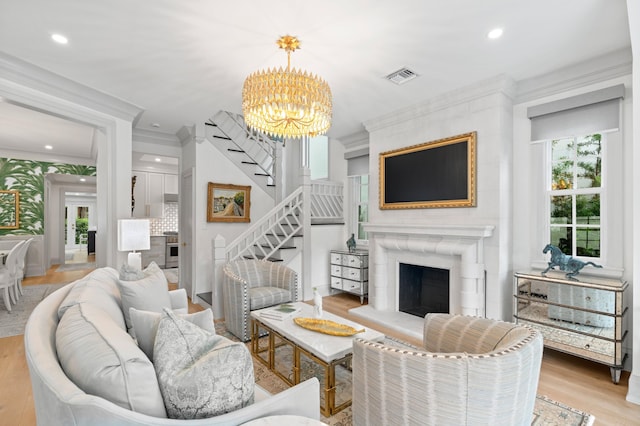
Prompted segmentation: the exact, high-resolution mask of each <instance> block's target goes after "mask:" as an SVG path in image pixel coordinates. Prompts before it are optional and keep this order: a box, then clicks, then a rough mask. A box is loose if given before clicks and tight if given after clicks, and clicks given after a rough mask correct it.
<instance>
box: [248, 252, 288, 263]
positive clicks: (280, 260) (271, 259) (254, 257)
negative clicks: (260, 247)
mask: <svg viewBox="0 0 640 426" xmlns="http://www.w3.org/2000/svg"><path fill="white" fill-rule="evenodd" d="M242 257H244V258H245V259H260V260H262V259H264V258H265V257H264V256H262V255H259V254H256V255H255V256H249V255H246V256H242ZM266 260H268V261H269V262H282V259H278V258H275V257H269V258H267V259H266Z"/></svg>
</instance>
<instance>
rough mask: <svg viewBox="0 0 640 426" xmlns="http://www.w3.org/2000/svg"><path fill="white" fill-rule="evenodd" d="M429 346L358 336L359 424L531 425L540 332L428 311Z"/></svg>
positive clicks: (356, 407) (355, 351) (355, 421)
mask: <svg viewBox="0 0 640 426" xmlns="http://www.w3.org/2000/svg"><path fill="white" fill-rule="evenodd" d="M423 345H424V348H421V349H420V350H406V349H398V348H394V347H390V346H385V345H384V344H382V343H377V342H370V341H365V340H362V339H355V340H354V343H353V424H354V425H356V426H357V425H373V424H405V425H509V426H512V425H527V426H528V425H530V424H531V420H532V415H533V407H534V404H535V399H536V390H537V387H538V378H539V376H540V363H541V361H542V335H541V334H540V333H539V332H538V331H535V330H533V329H531V328H529V327H525V326H522V325H517V324H512V323H507V322H502V321H494V320H490V319H485V318H477V317H470V316H461V315H449V314H428V315H427V316H426V317H425V320H424V340H423Z"/></svg>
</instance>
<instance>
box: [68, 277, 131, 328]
mask: <svg viewBox="0 0 640 426" xmlns="http://www.w3.org/2000/svg"><path fill="white" fill-rule="evenodd" d="M78 303H89V304H92V305H95V306H98V307H100V308H101V309H102V310H104V311H105V312H106V313H107V314H109V316H110V317H111V318H112V319H113V320H114V321H115V322H116V323H117V324H118V326H119V327H120V328H122V329H123V330H126V325H125V322H124V316H123V313H122V302H121V299H120V290H118V271H116V270H115V269H113V268H109V267H104V268H98V269H96V270H94V271H93V272H91V273H89V275H87V276H85V277H84V278H82V279H80V280H79V281H77V282H76V283H75V284H74V285H73V288H72V289H71V291H70V292H69V293H68V294H67V296H66V297H65V298H64V300H63V301H62V303H60V306H58V319H60V318H62V316H63V315H64V313H65V312H66V311H67V309H69V308H70V307H72V306H74V305H77V304H78Z"/></svg>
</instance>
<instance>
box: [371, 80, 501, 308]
mask: <svg viewBox="0 0 640 426" xmlns="http://www.w3.org/2000/svg"><path fill="white" fill-rule="evenodd" d="M512 90H513V83H512V81H511V80H509V79H507V78H504V77H497V78H494V79H491V80H487V81H484V82H480V83H478V84H476V85H473V86H470V87H466V88H463V89H460V90H456V91H454V92H451V93H448V94H446V95H443V96H440V97H438V98H435V99H432V100H430V101H428V102H425V103H424V104H421V105H417V106H415V107H410V108H406V109H404V110H402V111H399V112H397V113H394V114H389V115H386V116H383V117H380V118H378V119H375V120H371V121H369V122H366V123H365V127H366V128H367V130H368V131H369V172H370V189H369V199H370V204H369V222H370V223H387V224H388V223H396V224H398V223H411V224H465V225H472V224H473V225H493V226H495V231H494V234H493V236H492V237H491V238H488V239H486V240H485V247H484V248H485V250H484V259H485V269H486V271H487V290H486V294H487V303H486V306H487V311H486V315H487V317H490V318H499V319H510V318H511V308H510V306H511V297H512V279H511V270H510V264H511V240H512V238H511V225H510V223H511V222H510V219H511V180H512V179H511V178H512V173H511V156H512V140H511V137H512V101H511V93H512ZM472 131H475V132H477V206H476V207H470V208H444V209H398V210H381V209H379V207H378V205H379V204H378V203H379V198H378V194H379V164H378V161H379V154H380V153H381V152H386V151H389V150H393V149H398V148H403V147H408V146H411V145H417V144H421V143H424V142H429V141H433V140H437V139H442V138H447V137H450V136H455V135H459V134H463V133H468V132H472ZM425 184H428V183H425ZM374 255H375V254H374V253H370V256H374ZM370 277H371V275H370ZM373 285H374V283H372V282H370V283H369V286H373Z"/></svg>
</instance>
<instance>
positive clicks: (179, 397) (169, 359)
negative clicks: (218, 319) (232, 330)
mask: <svg viewBox="0 0 640 426" xmlns="http://www.w3.org/2000/svg"><path fill="white" fill-rule="evenodd" d="M153 363H154V365H155V368H156V374H157V376H158V383H159V385H160V391H161V392H162V398H163V399H164V404H165V407H166V409H167V416H168V417H169V418H174V419H202V418H208V417H213V416H217V415H220V414H224V413H228V412H231V411H234V410H237V409H240V408H242V407H246V406H247V405H250V404H252V403H253V396H254V395H253V391H254V386H255V380H254V377H253V362H252V360H251V354H250V353H249V350H248V349H247V348H246V347H245V345H244V344H242V343H239V342H232V341H230V340H229V339H226V338H224V337H222V336H217V335H214V334H211V333H209V332H208V331H205V330H203V329H201V328H200V327H198V326H197V325H195V324H192V323H190V322H189V321H186V320H184V319H181V318H179V317H178V316H176V315H175V314H174V313H172V312H171V310H169V309H165V310H164V314H163V316H162V319H161V320H160V324H159V325H158V333H157V335H156V342H155V346H154V349H153Z"/></svg>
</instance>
